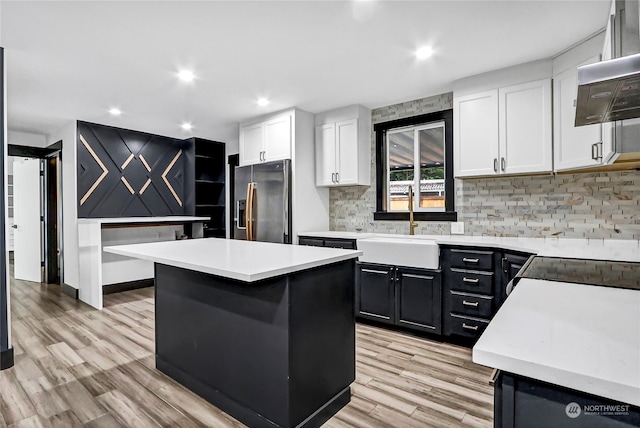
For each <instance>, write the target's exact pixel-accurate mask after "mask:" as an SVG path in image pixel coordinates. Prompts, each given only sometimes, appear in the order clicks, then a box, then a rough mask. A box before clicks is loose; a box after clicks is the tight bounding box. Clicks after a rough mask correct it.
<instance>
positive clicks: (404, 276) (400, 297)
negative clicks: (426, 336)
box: [395, 267, 442, 334]
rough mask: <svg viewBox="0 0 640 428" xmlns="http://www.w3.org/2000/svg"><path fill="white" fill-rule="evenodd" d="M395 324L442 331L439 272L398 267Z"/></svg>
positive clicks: (432, 331)
mask: <svg viewBox="0 0 640 428" xmlns="http://www.w3.org/2000/svg"><path fill="white" fill-rule="evenodd" d="M395 303H396V308H395V309H396V324H398V325H402V326H405V327H410V328H413V329H418V330H423V331H427V332H430V333H435V334H440V332H441V331H442V288H441V286H440V272H433V271H426V270H422V269H409V268H402V267H399V268H397V272H396V299H395Z"/></svg>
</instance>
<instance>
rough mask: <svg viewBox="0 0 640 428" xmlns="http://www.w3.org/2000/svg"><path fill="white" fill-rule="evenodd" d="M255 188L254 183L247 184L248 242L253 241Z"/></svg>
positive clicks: (246, 217)
mask: <svg viewBox="0 0 640 428" xmlns="http://www.w3.org/2000/svg"><path fill="white" fill-rule="evenodd" d="M253 187H254V183H251V182H249V183H247V206H246V209H245V224H246V228H247V241H253Z"/></svg>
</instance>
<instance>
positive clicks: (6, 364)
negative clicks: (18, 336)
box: [0, 347, 13, 370]
mask: <svg viewBox="0 0 640 428" xmlns="http://www.w3.org/2000/svg"><path fill="white" fill-rule="evenodd" d="M11 367H13V347H11V348H9V349H7V350H5V351H0V370H5V369H8V368H11Z"/></svg>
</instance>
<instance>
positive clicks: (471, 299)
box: [449, 292, 493, 318]
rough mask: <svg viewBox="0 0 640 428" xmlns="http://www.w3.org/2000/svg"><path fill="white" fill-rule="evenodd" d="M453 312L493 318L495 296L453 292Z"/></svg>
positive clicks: (451, 297)
mask: <svg viewBox="0 0 640 428" xmlns="http://www.w3.org/2000/svg"><path fill="white" fill-rule="evenodd" d="M449 298H450V299H451V312H453V313H456V314H460V315H469V316H472V317H478V318H491V315H492V314H493V298H492V297H479V296H473V295H471V294H462V293H456V292H451V294H450V295H449Z"/></svg>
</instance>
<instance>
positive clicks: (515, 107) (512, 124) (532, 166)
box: [498, 79, 553, 174]
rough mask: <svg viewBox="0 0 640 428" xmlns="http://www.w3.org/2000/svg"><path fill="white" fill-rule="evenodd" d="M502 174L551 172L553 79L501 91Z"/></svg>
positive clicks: (514, 86)
mask: <svg viewBox="0 0 640 428" xmlns="http://www.w3.org/2000/svg"><path fill="white" fill-rule="evenodd" d="M498 104H499V107H500V109H499V111H500V113H499V123H500V137H499V139H500V150H499V152H500V159H499V169H500V172H501V173H502V174H521V173H538V172H551V171H552V168H553V154H552V148H553V146H552V130H551V79H542V80H536V81H533V82H528V83H524V84H520V85H513V86H509V87H506V88H500V89H499V103H498Z"/></svg>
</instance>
